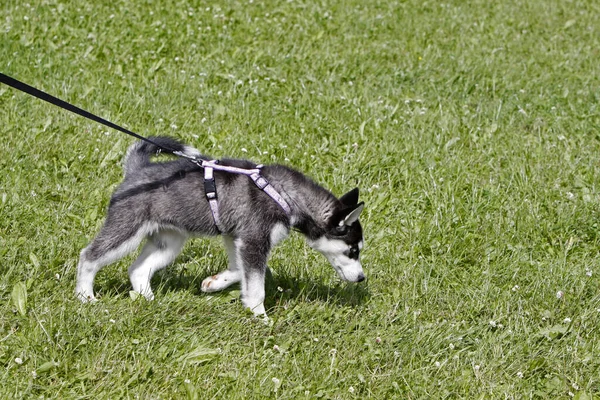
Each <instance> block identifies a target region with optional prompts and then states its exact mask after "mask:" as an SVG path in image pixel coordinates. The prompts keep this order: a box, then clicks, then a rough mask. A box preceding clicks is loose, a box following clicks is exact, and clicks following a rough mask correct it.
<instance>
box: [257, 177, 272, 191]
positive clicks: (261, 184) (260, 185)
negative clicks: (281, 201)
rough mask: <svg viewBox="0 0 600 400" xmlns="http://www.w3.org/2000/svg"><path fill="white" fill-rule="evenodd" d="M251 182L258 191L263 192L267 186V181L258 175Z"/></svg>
mask: <svg viewBox="0 0 600 400" xmlns="http://www.w3.org/2000/svg"><path fill="white" fill-rule="evenodd" d="M253 180H254V183H255V184H256V186H258V188H259V189H260V190H263V189H264V188H266V187H267V186H268V185H269V181H268V180H266V179H265V178H264V177H263V176H260V175H259V176H258V177H257V178H255V179H253Z"/></svg>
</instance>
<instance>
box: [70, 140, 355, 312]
mask: <svg viewBox="0 0 600 400" xmlns="http://www.w3.org/2000/svg"><path fill="white" fill-rule="evenodd" d="M152 140H153V141H154V143H156V144H158V145H160V146H165V147H166V148H170V149H174V150H177V151H180V152H182V153H185V154H187V155H191V156H194V157H197V158H198V159H201V160H210V158H208V157H206V156H203V155H201V154H200V153H199V152H198V151H197V150H195V149H193V148H191V147H188V146H185V145H184V144H182V143H180V142H178V141H176V140H174V139H171V138H167V137H155V138H152ZM158 151H159V148H158V147H157V146H155V145H153V144H149V143H146V142H137V143H135V144H133V145H132V146H131V147H130V148H129V150H128V151H127V155H126V157H125V162H124V164H125V165H124V170H125V178H124V180H123V182H122V183H121V185H120V186H119V187H118V188H117V190H116V191H115V193H114V194H113V196H112V198H111V200H110V205H109V207H108V215H107V217H106V221H105V222H104V226H103V227H102V229H101V230H100V233H99V234H98V236H96V238H95V239H94V240H93V241H92V242H91V243H90V244H89V245H88V246H87V247H86V248H85V249H83V250H82V251H81V257H80V260H79V265H78V267H77V287H76V294H77V296H78V297H79V298H80V299H81V300H82V301H84V302H86V301H94V300H95V297H94V291H93V283H94V277H95V276H96V274H97V273H98V271H99V270H100V269H101V268H102V267H104V266H105V265H107V264H110V263H112V262H115V261H117V260H119V259H120V258H122V257H124V256H125V255H127V254H129V253H130V252H132V251H133V250H135V249H136V248H137V247H138V246H139V244H140V243H141V242H142V240H144V239H147V242H146V244H145V245H144V247H143V249H142V251H141V254H140V255H139V257H138V258H137V259H136V260H135V262H134V263H133V264H132V265H131V266H130V267H129V279H130V281H131V285H132V286H133V290H135V291H137V292H139V293H141V294H142V295H144V296H145V297H146V298H147V299H149V300H152V299H153V298H154V294H153V293H152V289H151V288H150V280H151V278H152V275H154V273H155V272H156V271H158V270H160V269H162V268H164V267H165V266H167V265H168V264H169V263H171V262H172V261H173V260H174V259H175V257H177V255H178V254H179V252H180V251H181V249H182V247H183V245H184V243H185V241H186V239H188V237H190V236H194V235H207V236H214V235H218V234H221V235H222V236H223V242H224V244H225V249H226V251H227V255H228V257H229V268H228V269H226V270H224V271H222V272H220V273H218V274H216V275H213V276H210V277H208V278H206V279H204V281H203V282H202V287H201V289H202V291H203V292H215V291H219V290H222V289H225V288H226V287H228V286H230V285H233V284H235V283H238V282H240V283H241V298H242V304H243V305H244V306H245V307H248V308H250V309H251V310H252V311H253V312H254V314H255V315H262V314H265V307H264V304H263V302H264V299H265V288H264V283H265V271H266V269H267V257H268V255H269V251H270V250H271V248H272V247H273V246H275V245H276V244H277V243H279V242H280V241H281V240H282V239H284V238H285V237H287V235H288V233H289V231H290V229H295V230H297V231H299V232H301V233H302V234H304V236H306V239H307V242H308V244H309V246H310V247H312V248H313V249H315V250H317V251H319V252H321V253H322V254H324V255H325V257H327V259H328V260H329V262H330V263H331V265H332V266H333V268H334V269H335V270H336V272H337V273H338V274H339V276H340V277H341V278H342V279H343V280H346V281H350V282H361V281H363V280H365V275H364V273H363V270H362V266H361V263H360V260H359V254H360V251H361V250H362V247H363V236H362V228H361V225H360V223H359V221H358V217H359V215H360V213H361V211H362V210H363V207H364V203H362V202H361V203H359V202H358V189H353V190H351V191H350V192H348V193H346V194H345V195H343V196H342V197H340V198H339V199H338V198H336V197H335V196H334V195H333V194H331V192H329V191H328V190H326V189H324V188H322V187H321V186H319V185H317V184H316V183H314V182H313V181H311V180H310V179H309V178H307V177H306V176H304V175H303V174H301V173H300V172H298V171H295V170H293V169H291V168H288V167H285V166H283V165H277V164H275V165H265V166H263V167H261V169H260V171H261V172H260V173H261V175H262V176H263V177H265V178H266V179H267V180H268V181H269V182H270V183H271V185H272V186H273V188H274V189H275V190H276V191H277V192H278V193H279V194H280V195H281V197H283V199H284V200H285V201H286V202H287V203H288V205H289V207H290V209H291V212H290V213H287V212H285V211H284V210H283V209H282V207H281V206H280V205H279V204H278V203H276V202H275V201H274V200H273V199H272V198H271V197H269V196H268V195H267V194H266V193H265V192H264V191H262V190H261V189H260V188H259V187H257V186H256V185H255V184H254V182H253V181H252V180H251V179H250V178H249V177H248V176H245V175H240V174H234V173H230V172H225V171H218V170H215V171H214V179H215V182H216V192H217V193H218V210H219V214H220V226H221V231H219V229H218V228H217V227H216V225H215V220H214V218H213V214H212V213H211V208H210V207H209V202H208V200H207V198H206V196H205V192H204V175H203V173H204V169H203V168H202V167H200V166H198V165H196V164H194V163H192V162H190V161H189V160H185V159H176V160H173V161H166V162H152V161H151V160H150V157H151V156H152V155H153V154H156V153H157V152H158ZM219 164H220V165H228V166H233V167H237V168H245V169H253V168H256V167H257V165H256V164H254V163H252V162H250V161H247V160H233V159H225V160H220V161H219Z"/></svg>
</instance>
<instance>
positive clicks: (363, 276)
mask: <svg viewBox="0 0 600 400" xmlns="http://www.w3.org/2000/svg"><path fill="white" fill-rule="evenodd" d="M365 279H367V278H366V277H365V274H363V273H362V272H361V273H360V275H358V278H356V282H362V281H364V280H365Z"/></svg>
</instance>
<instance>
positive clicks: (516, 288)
mask: <svg viewBox="0 0 600 400" xmlns="http://www.w3.org/2000/svg"><path fill="white" fill-rule="evenodd" d="M511 290H512V291H513V292H516V291H517V290H519V285H515V286H513V287H512V289H511Z"/></svg>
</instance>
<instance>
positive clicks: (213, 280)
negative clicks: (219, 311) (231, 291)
mask: <svg viewBox="0 0 600 400" xmlns="http://www.w3.org/2000/svg"><path fill="white" fill-rule="evenodd" d="M223 275H225V274H224V273H223V272H222V273H220V274H216V275H213V276H209V277H208V278H206V279H204V280H203V281H202V285H201V286H200V290H202V291H203V292H204V293H212V292H218V291H219V290H223V289H225V288H227V287H229V286H231V285H233V284H234V283H236V282H238V281H237V280H234V279H230V278H227V277H226V276H223Z"/></svg>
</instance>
